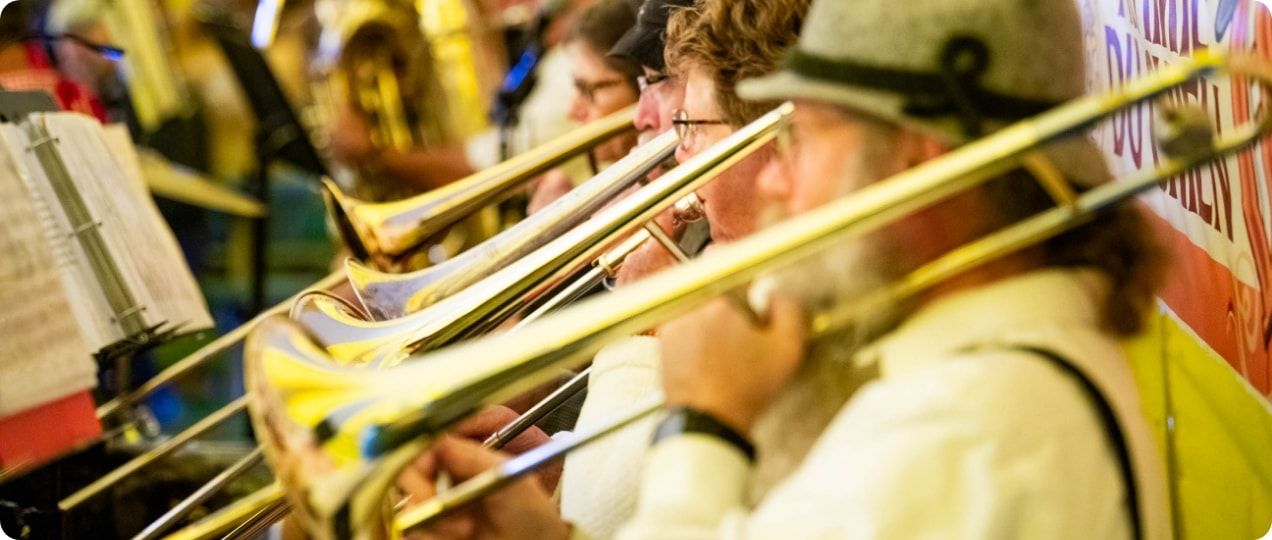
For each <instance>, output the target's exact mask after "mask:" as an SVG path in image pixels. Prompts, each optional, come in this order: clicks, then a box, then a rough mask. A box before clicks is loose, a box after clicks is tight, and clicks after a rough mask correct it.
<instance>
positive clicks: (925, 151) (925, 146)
mask: <svg viewBox="0 0 1272 540" xmlns="http://www.w3.org/2000/svg"><path fill="white" fill-rule="evenodd" d="M918 138H919V139H920V142H919V148H918V150H919V153H920V156H919V159H920V160H921V161H931V160H933V159H936V158H938V157H941V156H943V155H945V154H947V153H949V151H950V146H949V145H948V144H945V141H942V140H940V139H938V138H936V137H931V136H928V135H918Z"/></svg>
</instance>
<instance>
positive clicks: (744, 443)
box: [654, 406, 755, 462]
mask: <svg viewBox="0 0 1272 540" xmlns="http://www.w3.org/2000/svg"><path fill="white" fill-rule="evenodd" d="M667 412H668V415H667V417H666V418H664V419H663V421H662V422H660V423H659V424H658V429H656V430H654V443H655V444H657V443H658V442H659V441H662V440H663V439H669V438H671V437H674V436H676V435H680V434H685V433H698V434H702V435H710V436H712V437H715V438H717V439H720V440H721V441H724V442H726V443H728V444H729V446H732V447H734V448H737V449H738V451H740V452H742V454H743V455H745V456H746V459H747V461H750V462H755V446H754V445H752V444H751V442H750V441H748V440H746V437H744V436H742V434H740V433H738V432H737V431H734V430H733V428H731V427H729V426H727V425H725V424H724V422H721V421H719V420H717V419H716V417H714V416H711V415H710V414H707V413H705V412H702V411H699V410H697V409H693V408H690V407H685V406H678V407H671V408H669V409H668V410H667Z"/></svg>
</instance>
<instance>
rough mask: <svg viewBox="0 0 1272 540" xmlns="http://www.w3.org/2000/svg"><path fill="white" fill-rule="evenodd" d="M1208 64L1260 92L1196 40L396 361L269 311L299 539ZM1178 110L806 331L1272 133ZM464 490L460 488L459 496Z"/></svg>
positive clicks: (382, 528) (268, 357) (265, 367)
mask: <svg viewBox="0 0 1272 540" xmlns="http://www.w3.org/2000/svg"><path fill="white" fill-rule="evenodd" d="M1216 73H1223V74H1229V73H1239V74H1242V75H1245V76H1248V77H1250V79H1251V80H1253V81H1257V83H1258V84H1259V85H1260V86H1261V90H1262V91H1263V92H1265V95H1266V93H1267V92H1268V90H1269V89H1272V70H1270V69H1269V66H1268V65H1267V64H1266V63H1264V62H1262V61H1261V60H1257V59H1255V58H1253V57H1249V56H1232V57H1225V56H1223V55H1221V54H1219V53H1216V52H1212V51H1205V52H1202V53H1200V54H1198V55H1197V56H1195V57H1194V58H1193V59H1192V60H1190V61H1189V62H1186V63H1182V64H1179V65H1175V66H1171V67H1168V68H1164V69H1162V70H1160V71H1157V72H1155V73H1153V74H1151V75H1149V76H1148V77H1145V78H1142V79H1138V80H1134V81H1131V82H1129V83H1128V84H1127V85H1126V86H1124V87H1122V88H1121V89H1119V90H1117V91H1114V92H1112V93H1110V94H1105V95H1093V96H1088V97H1084V98H1080V99H1077V100H1074V101H1072V102H1070V103H1068V104H1066V105H1063V106H1060V107H1058V108H1056V109H1053V110H1052V111H1050V112H1048V113H1044V114H1043V115H1040V116H1038V117H1036V118H1033V119H1030V120H1026V121H1023V122H1020V123H1017V124H1015V125H1013V126H1010V127H1007V128H1005V129H1003V130H1001V131H998V132H997V133H995V134H993V135H990V136H988V137H985V138H983V139H981V140H978V141H975V142H972V143H970V144H967V145H966V146H964V147H962V148H960V149H958V150H955V151H953V152H950V153H948V154H946V155H944V156H942V157H940V158H937V159H934V160H931V161H928V162H926V163H923V164H921V165H919V166H917V167H915V168H913V169H910V170H907V171H905V172H902V173H900V174H897V175H894V176H892V177H890V178H888V179H885V180H882V181H879V182H876V183H874V184H871V185H870V186H867V187H865V188H862V189H860V190H858V191H857V192H855V193H854V194H852V195H850V196H847V197H845V198H842V199H840V200H837V201H834V202H831V203H829V204H827V205H824V206H822V207H820V208H818V209H815V210H812V211H810V212H807V213H805V214H803V215H800V216H797V217H794V218H791V219H789V220H787V221H785V222H783V223H780V224H778V225H776V226H773V227H771V228H769V229H766V230H763V231H760V232H759V233H757V234H755V235H753V236H751V237H749V238H747V239H744V240H741V241H739V242H736V243H734V244H731V245H728V246H722V247H721V248H720V249H719V250H717V251H715V252H713V253H711V254H710V255H708V256H705V257H702V258H700V259H698V260H695V261H691V262H689V263H686V264H683V265H681V266H679V267H677V268H673V269H671V270H668V271H666V272H663V273H660V274H658V275H655V276H652V277H650V278H648V279H646V280H643V281H641V282H638V283H636V284H634V285H632V286H630V287H627V288H624V289H621V290H619V291H616V292H614V293H613V294H610V295H606V296H605V297H603V298H595V299H592V300H589V301H585V302H583V303H580V304H577V305H575V306H573V307H571V308H569V309H565V310H562V311H560V312H557V313H555V314H553V315H550V316H548V317H546V318H544V319H541V320H539V321H536V322H533V323H530V324H528V325H526V326H524V327H523V328H520V329H516V330H512V331H510V332H507V333H503V334H499V335H493V336H489V337H485V338H482V339H478V340H473V341H469V342H467V343H463V344H459V345H456V346H453V347H447V348H445V349H442V350H438V351H434V352H431V353H428V354H422V355H418V356H414V357H411V358H410V360H411V361H409V362H405V363H404V364H403V365H401V366H398V367H395V368H391V369H381V370H367V369H364V368H363V367H362V366H357V367H348V366H342V365H339V364H338V363H335V362H333V361H332V359H331V357H330V356H328V355H327V353H326V352H325V351H324V350H323V349H322V348H321V347H320V346H318V345H317V344H315V343H314V341H313V339H312V336H310V335H308V334H307V333H306V332H305V331H304V330H303V329H302V328H301V327H300V326H298V325H296V324H295V323H293V322H291V321H288V320H286V319H282V318H274V319H271V320H269V321H266V322H265V323H263V324H262V325H261V327H260V328H259V329H258V330H257V331H256V332H253V334H252V335H251V336H249V338H248V341H247V354H246V364H247V366H246V373H247V386H248V390H249V392H250V393H251V395H252V401H251V404H250V410H251V415H252V420H253V425H254V428H255V430H256V433H257V435H258V436H259V437H260V438H261V440H262V441H263V442H264V444H265V454H266V458H267V460H268V461H269V463H270V464H271V466H272V467H273V469H274V471H275V473H276V477H277V478H278V480H279V482H280V483H281V484H282V485H283V486H284V487H285V490H286V491H287V494H288V497H289V499H290V500H291V503H292V504H291V507H292V509H293V512H294V514H295V515H296V516H297V517H298V518H299V520H300V523H301V524H302V525H303V526H304V527H305V528H306V530H307V531H308V533H309V534H310V535H311V536H313V537H314V538H318V539H333V538H376V537H380V536H382V535H385V534H396V532H395V531H401V530H405V529H408V528H410V527H412V526H415V525H417V524H419V523H421V522H422V521H423V520H426V519H429V518H430V517H431V516H436V515H437V514H438V512H437V511H436V510H437V509H438V508H439V505H437V504H434V505H426V506H424V507H422V510H421V511H420V512H407V513H405V514H402V515H400V516H398V518H397V519H393V518H392V517H391V512H392V508H393V506H392V505H391V504H386V498H385V497H386V493H387V490H388V489H389V488H390V487H391V486H392V485H393V484H394V482H395V480H396V479H397V477H398V474H399V472H400V471H401V469H402V468H403V467H404V466H406V465H407V464H408V463H409V462H410V461H411V460H413V459H414V458H415V457H416V456H417V455H418V454H419V453H420V452H421V451H422V450H424V449H426V448H428V445H429V442H430V441H431V440H433V439H435V438H436V437H437V436H439V435H441V434H442V433H444V432H445V431H446V430H447V429H448V428H449V427H450V426H451V425H453V424H454V423H455V422H457V421H459V420H461V419H462V418H464V417H465V416H467V415H469V414H471V413H473V412H475V411H477V410H479V409H480V408H481V407H483V406H486V405H490V404H494V403H500V402H503V401H504V400H506V399H508V398H509V397H512V396H515V395H517V394H519V393H520V392H523V391H525V390H527V389H529V388H533V387H535V386H538V385H540V384H543V383H545V382H547V381H548V380H550V379H551V378H552V377H554V376H555V373H556V370H558V369H561V368H568V367H577V366H579V365H581V364H582V363H584V362H586V361H587V360H588V359H589V358H590V357H591V355H592V354H593V353H595V352H596V351H597V350H598V349H599V348H600V347H601V346H603V345H604V344H605V343H607V342H608V341H610V340H612V339H615V338H619V337H622V336H625V335H629V334H630V333H632V332H635V331H639V330H643V329H645V328H649V327H650V326H652V325H656V324H659V323H660V322H661V321H665V320H667V319H669V318H672V317H675V316H676V315H678V314H680V313H683V312H685V311H687V310H689V309H692V308H693V307H694V306H695V305H697V304H699V303H701V302H704V301H707V300H709V299H712V298H716V297H719V296H721V295H723V294H727V293H729V292H730V291H733V290H736V289H737V288H738V287H742V286H745V285H746V283H747V282H748V281H749V280H751V279H753V278H755V277H757V276H759V275H760V274H761V273H763V272H766V271H770V270H773V269H775V268H779V267H781V266H783V265H787V264H792V263H795V262H797V261H799V260H800V259H802V258H803V257H806V256H809V255H812V254H815V253H817V252H819V251H820V250H822V249H825V248H827V247H830V246H832V245H834V244H835V243H836V242H841V241H843V240H844V239H846V238H850V237H857V236H860V235H863V234H867V233H869V232H871V231H874V230H878V229H879V228H881V227H883V226H886V225H887V224H889V223H892V222H894V221H896V220H898V219H900V218H902V217H904V216H906V215H908V214H910V213H912V212H915V211H918V210H920V209H923V208H925V207H928V206H930V205H932V204H935V203H937V202H939V201H942V200H945V199H947V198H949V197H952V196H954V195H956V194H959V193H962V192H964V191H966V190H968V189H971V188H974V187H975V186H978V185H980V184H981V183H983V182H985V181H987V180H990V179H992V178H995V177H997V176H998V175H1000V174H1002V173H1003V172H1005V171H1008V170H1011V169H1014V168H1018V167H1026V168H1030V170H1035V168H1033V167H1031V166H1030V165H1029V163H1030V162H1036V161H1037V160H1038V159H1039V158H1040V157H1041V152H1040V151H1041V150H1042V149H1043V147H1044V146H1046V145H1048V144H1052V143H1056V142H1058V141H1060V140H1062V139H1064V138H1066V137H1073V136H1082V132H1083V131H1084V130H1085V129H1087V128H1089V127H1091V126H1092V125H1094V124H1096V123H1098V122H1100V121H1102V120H1104V119H1106V118H1108V117H1109V116H1110V115H1112V114H1114V113H1117V112H1120V111H1123V110H1126V109H1128V108H1131V107H1136V106H1140V105H1141V104H1142V103H1144V102H1145V101H1148V100H1151V99H1154V98H1157V97H1159V96H1162V95H1165V94H1168V93H1169V92H1171V91H1172V90H1173V89H1175V88H1177V87H1178V86H1179V85H1180V84H1183V83H1187V82H1189V81H1192V80H1194V79H1197V78H1200V77H1206V76H1210V75H1213V74H1216ZM1182 112H1183V113H1182V114H1181V111H1180V110H1177V109H1176V110H1172V109H1170V108H1166V114H1164V115H1163V118H1162V121H1161V122H1160V123H1159V124H1161V125H1163V126H1165V127H1166V129H1164V130H1162V131H1161V132H1159V136H1161V134H1163V133H1164V134H1168V135H1169V136H1172V137H1173V140H1166V141H1160V143H1161V146H1162V148H1163V149H1165V150H1167V151H1168V152H1167V154H1166V155H1165V159H1163V161H1162V162H1161V163H1160V164H1159V167H1158V168H1157V169H1154V170H1149V171H1144V172H1141V173H1137V174H1135V175H1132V176H1130V177H1128V178H1123V179H1121V180H1119V181H1117V182H1110V183H1106V184H1103V185H1100V186H1097V187H1094V188H1091V189H1089V190H1087V191H1084V192H1081V193H1079V192H1076V191H1075V190H1074V189H1073V188H1072V186H1070V185H1069V184H1068V183H1067V182H1065V181H1063V179H1057V178H1056V177H1054V176H1048V175H1045V174H1044V175H1042V176H1045V177H1046V178H1037V180H1038V181H1039V182H1041V183H1044V184H1046V188H1047V190H1048V192H1049V193H1052V194H1053V196H1055V199H1056V205H1055V206H1054V207H1052V208H1050V209H1048V210H1045V211H1042V212H1040V213H1038V214H1035V215H1034V216H1032V217H1029V218H1026V219H1024V220H1022V221H1020V222H1018V223H1016V224H1013V225H1011V226H1008V227H1005V228H1003V229H1000V230H998V231H995V232H992V233H990V234H989V235H987V236H986V237H984V238H982V239H980V240H977V241H975V242H972V243H970V244H967V245H964V246H962V247H960V248H957V249H955V250H954V251H952V252H950V253H948V254H946V255H944V256H942V257H940V258H938V259H936V260H935V261H932V262H931V263H929V264H927V265H925V266H923V267H921V268H919V269H918V270H916V271H915V272H913V273H911V274H909V275H908V276H907V277H905V278H904V279H902V280H901V281H899V282H897V283H894V284H890V285H888V286H886V287H884V288H882V289H880V290H878V291H877V292H875V293H873V294H869V295H866V296H865V297H863V298H862V299H861V300H860V301H859V302H854V303H852V304H851V305H848V306H841V307H839V308H836V309H835V310H833V311H832V312H830V313H818V314H814V316H813V319H812V321H813V327H812V329H811V331H812V335H814V336H815V335H819V334H822V333H824V332H825V331H827V330H829V329H832V328H836V327H842V326H843V325H845V324H851V323H852V320H853V317H854V313H857V312H858V311H857V310H858V309H863V308H868V307H869V306H870V305H874V304H875V303H881V304H885V305H886V304H891V303H893V302H896V301H897V300H898V299H899V298H902V297H905V296H908V295H910V294H913V293H914V292H915V291H918V290H922V289H923V288H925V287H929V286H932V285H934V284H937V283H940V282H941V281H943V280H944V279H947V278H949V277H950V276H953V275H956V274H957V273H959V272H961V271H964V270H966V269H967V268H970V267H974V266H976V265H978V264H981V263H983V262H985V261H988V260H992V259H994V258H996V257H999V256H1002V255H1004V254H1007V253H1011V252H1014V251H1016V250H1019V249H1021V248H1023V247H1026V246H1029V245H1033V244H1035V243H1037V242H1039V241H1041V240H1044V239H1046V238H1049V237H1052V236H1054V235H1056V234H1059V233H1060V232H1063V231H1065V230H1068V229H1070V228H1072V227H1075V226H1077V225H1080V224H1082V223H1085V222H1086V221H1088V220H1089V219H1090V218H1091V217H1092V216H1094V215H1096V213H1098V212H1100V211H1101V210H1104V209H1107V208H1109V207H1111V206H1112V205H1115V204H1117V203H1119V202H1122V201H1125V200H1127V199H1129V198H1131V197H1133V196H1134V195H1136V194H1138V193H1141V192H1143V191H1145V190H1148V189H1151V188H1153V187H1155V186H1156V185H1157V184H1158V183H1159V182H1160V181H1162V180H1163V179H1165V178H1168V177H1171V176H1174V175H1178V174H1181V173H1183V172H1186V171H1188V170H1190V169H1192V168H1193V167H1196V166H1198V165H1201V164H1205V163H1207V162H1209V161H1211V160H1213V159H1216V158H1219V157H1223V156H1228V155H1231V154H1232V153H1234V152H1237V151H1239V150H1241V149H1243V148H1246V147H1247V146H1249V145H1250V144H1253V143H1255V142H1257V141H1259V140H1260V139H1261V138H1262V137H1263V136H1265V135H1266V134H1268V133H1269V131H1272V121H1270V120H1269V116H1268V114H1267V111H1262V112H1261V115H1260V116H1259V117H1258V118H1257V119H1256V121H1254V122H1252V123H1250V124H1247V125H1244V126H1238V127H1235V128H1232V129H1230V130H1227V133H1226V134H1225V135H1223V136H1216V135H1215V134H1214V131H1213V128H1211V127H1210V126H1208V125H1204V123H1203V124H1201V125H1198V124H1197V123H1196V122H1197V121H1198V120H1201V121H1203V122H1204V119H1205V118H1207V115H1205V114H1204V113H1202V114H1192V113H1190V111H1186V110H1185V111H1182ZM1043 159H1045V158H1043ZM1056 180H1060V182H1058V183H1057V182H1056ZM514 472H515V471H514ZM486 482H488V483H489V480H486ZM465 491H467V492H470V491H471V490H469V489H467V488H465ZM475 496H476V494H470V495H467V496H466V497H465V500H471V499H472V498H473V497H475ZM441 508H442V509H443V510H444V509H445V508H447V507H446V506H445V505H441ZM423 514H428V515H423Z"/></svg>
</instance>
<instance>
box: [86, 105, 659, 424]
mask: <svg viewBox="0 0 1272 540" xmlns="http://www.w3.org/2000/svg"><path fill="white" fill-rule="evenodd" d="M632 114H634V109H632V108H628V109H624V110H622V111H619V112H616V113H614V114H612V115H610V116H607V117H605V118H602V119H600V120H597V121H596V122H593V123H591V124H587V125H586V126H583V127H580V128H578V129H576V130H574V131H571V132H569V133H566V134H564V135H561V136H559V137H557V138H555V139H553V140H551V141H549V142H547V143H544V144H543V145H542V146H539V147H537V148H535V149H533V150H531V151H529V152H526V153H524V154H521V155H518V156H516V157H514V158H512V159H510V160H508V161H505V162H503V163H500V164H499V165H496V166H495V167H492V168H491V169H487V170H484V171H481V172H478V173H476V174H473V175H471V176H469V177H467V178H464V179H462V180H459V181H457V182H455V183H453V184H450V185H448V186H447V187H445V188H442V189H438V190H433V191H430V192H428V193H425V194H423V195H419V196H416V197H413V198H411V199H408V200H411V201H415V202H416V203H417V204H419V205H421V206H426V207H427V208H420V209H416V210H414V211H411V212H409V213H410V214H411V215H412V216H413V217H415V218H417V219H420V220H425V221H428V220H430V219H432V218H437V219H440V220H441V221H443V222H446V221H448V220H449V223H447V225H449V224H453V223H454V222H455V221H457V220H459V219H462V218H463V217H465V216H464V215H462V214H461V215H458V217H456V216H454V215H453V209H454V208H455V207H457V206H470V207H475V208H480V207H482V206H484V205H485V204H489V202H491V201H486V202H481V203H475V202H474V203H466V202H465V201H464V197H465V195H463V194H467V195H466V196H469V197H484V196H489V195H490V194H491V193H498V192H501V191H503V190H507V189H511V187H513V186H515V185H517V184H518V182H524V181H527V180H529V179H531V178H533V177H534V176H535V175H536V174H537V173H536V172H535V171H539V172H542V171H544V170H547V169H550V168H552V167H553V166H555V165H556V164H560V163H562V162H565V161H567V160H569V159H571V158H573V157H575V156H577V155H578V154H580V153H582V152H586V151H589V150H591V148H592V147H594V146H595V145H597V144H600V143H601V142H604V141H605V140H606V138H605V137H603V136H600V134H609V135H613V134H615V133H621V132H622V131H624V130H625V129H630V128H631V117H632ZM624 115H626V116H624ZM593 124H601V125H599V126H594V125H593ZM589 126H591V127H589ZM671 151H674V146H673V147H672V150H671ZM653 153H656V152H653V151H652V150H651V154H653ZM651 159H652V155H651ZM650 167H651V168H652V165H650ZM514 179H515V180H514ZM628 180H629V181H635V180H636V179H628ZM587 185H589V184H588V183H585V184H584V186H587ZM626 185H627V184H623V185H621V186H610V187H606V186H602V185H597V186H596V191H594V192H588V191H587V190H584V192H586V193H594V194H595V196H598V197H604V196H606V195H608V194H610V193H612V192H615V191H621V189H622V188H623V187H626ZM326 186H327V189H333V188H334V189H335V190H337V191H329V192H328V195H329V196H332V197H337V198H338V197H343V195H338V194H337V193H338V189H339V188H337V187H335V186H334V184H330V183H327V184H326ZM582 187H583V186H580V188H582ZM434 197H437V199H434ZM343 200H344V201H345V203H346V204H349V205H351V208H352V209H353V210H354V212H353V213H352V214H345V213H344V210H345V207H344V206H339V207H335V208H332V211H333V212H335V213H336V214H337V221H338V222H340V221H345V222H348V221H347V220H346V219H342V218H341V217H340V216H346V215H347V216H354V215H360V214H359V212H361V213H367V212H372V213H376V212H378V211H379V210H381V209H384V208H385V206H383V205H385V204H399V203H404V202H405V201H399V203H381V204H371V205H370V206H365V205H361V206H360V205H359V204H358V201H355V200H353V199H348V198H345V199H343ZM570 201H571V202H574V203H578V204H579V206H573V205H571V204H569V202H567V203H564V204H561V205H553V206H551V207H549V208H545V209H544V210H543V211H542V212H540V213H538V214H536V215H535V216H531V217H529V218H526V220H523V223H526V222H528V223H530V224H533V227H536V228H539V230H542V231H544V232H546V233H548V234H550V231H552V229H551V228H549V227H550V226H551V225H552V224H553V223H555V222H556V221H557V220H563V222H564V223H568V221H564V220H568V219H571V218H576V219H581V218H577V216H578V214H579V213H580V212H584V213H585V212H586V209H587V208H589V207H590V206H588V205H590V204H598V205H599V204H603V203H604V200H601V201H590V200H588V199H582V200H580V199H570ZM366 204H370V203H366ZM359 207H361V208H363V210H361V211H358V210H357V209H358V208H359ZM429 208H436V209H438V210H439V212H438V213H437V214H428V213H427V209H429ZM398 210H399V211H402V212H406V211H407V210H408V208H407V207H405V206H401V207H399V208H398ZM358 223H360V225H359V226H360V227H361V228H366V227H367V224H366V223H367V222H358ZM520 225H521V224H518V225H514V226H513V228H516V227H517V226H520ZM445 227H446V225H440V226H437V227H435V230H440V229H444V228H445ZM368 230H370V229H368ZM367 234H371V235H375V236H384V234H379V233H376V232H375V231H373V230H372V231H371V232H369V233H367ZM425 236H427V235H425ZM359 245H361V244H359ZM350 247H351V249H354V250H355V251H356V247H354V246H353V244H350ZM479 247H480V246H479ZM475 262H476V261H474V263H475ZM448 268H454V267H451V266H448ZM436 275H439V276H440V273H439V274H436ZM344 281H345V278H344V277H343V276H341V275H340V273H339V272H335V273H332V274H331V275H328V276H327V277H325V278H323V279H321V280H319V281H318V282H316V283H314V284H313V285H312V286H310V287H309V289H318V290H329V289H331V288H334V287H336V286H338V285H340V284H342V283H343V282H344ZM298 296H299V295H298ZM296 299H297V297H295V296H294V297H292V298H289V299H287V300H285V301H283V302H281V303H279V304H277V305H275V306H273V307H271V308H269V309H267V310H265V311H264V312H262V313H261V314H260V315H258V316H257V317H255V318H253V319H251V320H249V321H248V322H247V323H245V324H243V325H240V326H239V327H237V328H235V329H233V330H231V331H230V332H228V333H226V334H225V335H223V336H221V337H219V338H217V339H216V340H214V341H212V342H211V343H208V344H207V345H204V346H203V347H202V348H200V349H199V350H197V351H195V352H194V353H191V354H190V355H189V356H187V357H185V358H184V359H182V360H181V361H179V362H177V363H176V364H173V365H172V366H170V367H168V368H167V369H165V370H163V371H162V372H160V373H159V374H158V375H156V376H155V377H153V378H151V379H150V380H149V381H147V382H146V383H144V384H142V385H141V386H139V387H138V388H136V389H134V390H133V391H131V392H129V393H127V394H124V395H122V396H118V397H116V398H114V399H111V400H110V401H108V402H106V403H104V404H102V405H101V406H99V407H98V408H97V418H98V420H105V419H106V418H110V417H112V416H114V415H115V414H118V413H119V412H122V411H124V410H126V408H127V407H128V406H129V405H131V404H134V403H137V402H138V401H141V400H142V399H145V398H146V397H148V396H149V395H150V394H152V393H154V392H155V391H156V390H158V389H160V388H162V387H164V386H167V385H168V384H171V383H172V382H174V381H176V380H177V379H180V378H181V377H183V376H185V375H187V374H188V373H190V372H191V371H193V370H194V369H195V368H197V367H199V366H201V365H202V364H203V363H204V362H206V361H208V360H209V359H211V358H213V357H214V356H215V355H217V354H219V353H222V352H225V351H226V350H229V349H230V348H231V347H233V346H234V345H235V344H237V343H238V342H240V341H242V340H243V338H244V337H245V336H246V335H247V333H248V331H250V330H251V329H252V328H254V327H255V326H256V324H257V323H259V322H260V321H261V320H263V319H264V318H266V317H268V316H271V315H275V314H279V313H286V312H287V310H288V309H290V308H291V306H292V304H293V303H294V302H295V300H296Z"/></svg>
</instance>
